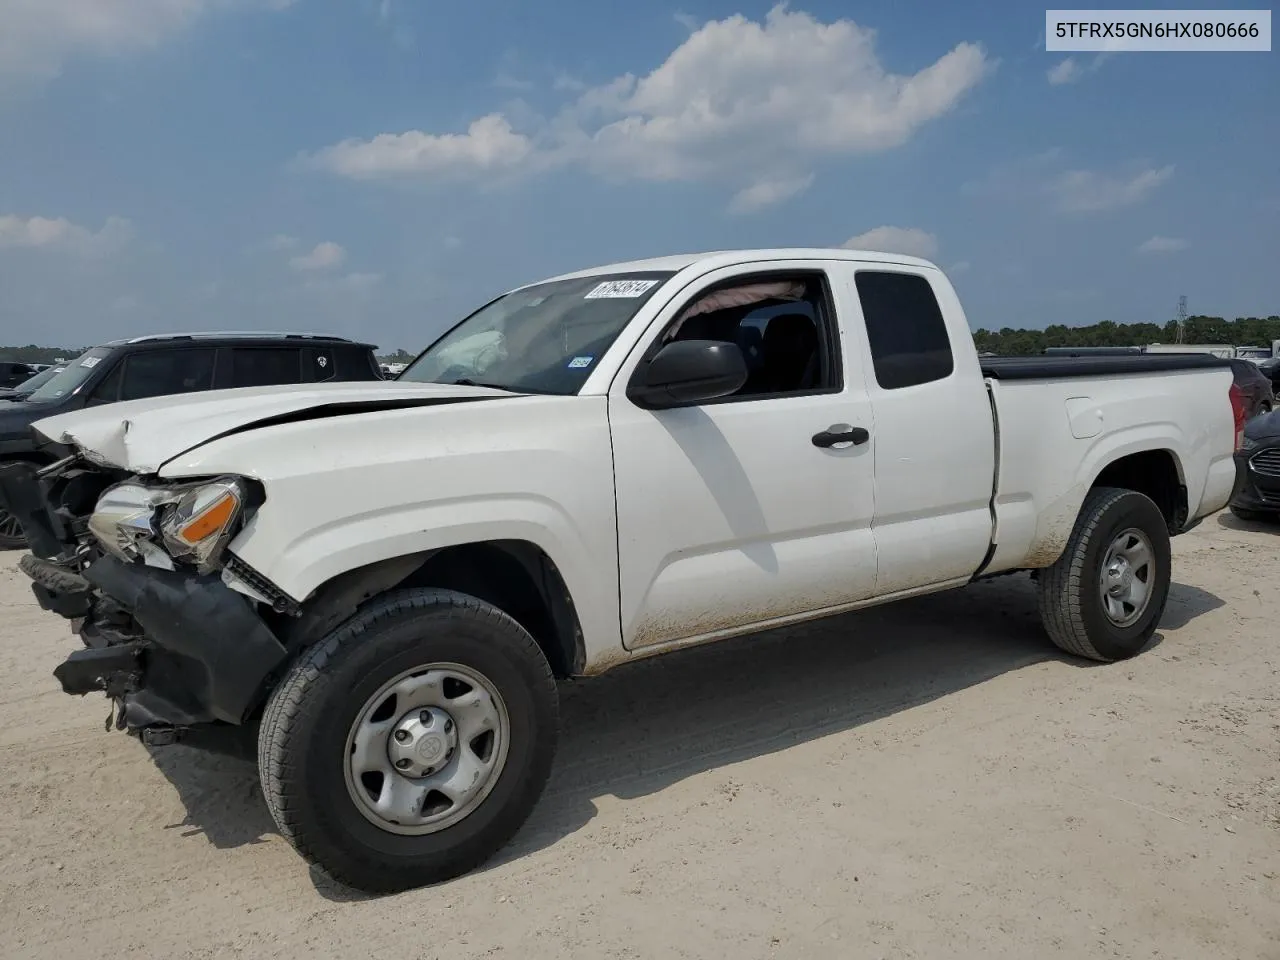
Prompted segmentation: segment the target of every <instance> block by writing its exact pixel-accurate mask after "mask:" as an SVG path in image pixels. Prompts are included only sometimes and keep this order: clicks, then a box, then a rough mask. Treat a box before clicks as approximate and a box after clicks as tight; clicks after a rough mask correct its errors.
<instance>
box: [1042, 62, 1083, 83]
mask: <svg viewBox="0 0 1280 960" xmlns="http://www.w3.org/2000/svg"><path fill="white" fill-rule="evenodd" d="M1082 73H1083V71H1082V70H1081V69H1080V61H1079V60H1077V59H1076V58H1075V57H1067V59H1065V60H1063V61H1062V62H1061V63H1059V64H1057V65H1055V66H1053V67H1050V68H1049V82H1050V83H1051V84H1053V85H1054V86H1055V87H1058V86H1061V85H1062V84H1064V83H1073V82H1074V81H1076V80H1079V79H1080V76H1081V74H1082Z"/></svg>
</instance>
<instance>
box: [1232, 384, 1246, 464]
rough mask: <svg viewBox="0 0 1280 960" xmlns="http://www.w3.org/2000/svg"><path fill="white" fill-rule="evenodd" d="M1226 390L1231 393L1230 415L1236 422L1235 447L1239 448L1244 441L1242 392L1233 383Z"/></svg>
mask: <svg viewBox="0 0 1280 960" xmlns="http://www.w3.org/2000/svg"><path fill="white" fill-rule="evenodd" d="M1228 392H1229V393H1230V395H1231V416H1232V418H1233V419H1234V420H1235V424H1236V449H1237V450H1239V449H1240V447H1241V445H1243V443H1244V423H1245V419H1246V418H1245V409H1244V393H1242V392H1241V390H1240V388H1239V387H1238V386H1236V385H1235V384H1234V383H1233V384H1232V385H1231V389H1230V391H1228Z"/></svg>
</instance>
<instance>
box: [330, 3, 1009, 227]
mask: <svg viewBox="0 0 1280 960" xmlns="http://www.w3.org/2000/svg"><path fill="white" fill-rule="evenodd" d="M874 41H875V33H874V32H873V31H872V30H869V29H867V28H864V27H861V26H859V25H858V24H856V23H854V22H853V21H851V20H836V21H834V22H832V23H823V22H820V21H818V20H816V19H814V18H813V17H812V16H810V15H809V14H807V13H802V12H798V11H791V10H789V9H787V8H786V7H785V6H776V7H774V8H773V9H772V10H771V11H769V13H768V15H767V16H766V17H765V18H764V21H763V22H756V21H752V20H749V19H747V18H746V17H744V16H742V15H734V16H731V17H728V18H726V19H724V20H716V21H711V22H709V23H705V24H703V25H702V26H701V27H699V28H697V29H696V30H694V31H693V32H692V33H691V34H690V35H689V36H688V37H687V38H686V39H685V40H684V42H683V43H681V44H680V45H679V46H678V47H677V48H676V49H675V50H674V51H673V52H672V53H671V54H670V55H669V56H668V57H667V59H666V60H665V61H664V62H663V63H662V64H661V65H659V66H658V67H657V68H656V69H654V70H653V71H652V72H650V73H648V74H647V75H645V76H641V77H637V76H635V75H633V74H624V75H622V76H619V77H617V78H615V79H614V80H612V81H610V82H608V83H605V84H602V85H600V86H597V87H593V88H588V89H586V90H584V91H583V92H582V93H581V94H580V95H579V96H578V98H577V99H576V100H575V101H574V102H572V103H569V104H566V105H565V106H564V107H563V108H562V109H561V110H560V112H559V113H558V114H557V115H556V116H555V117H554V118H553V119H552V120H550V121H544V122H542V123H540V124H532V125H530V126H531V129H529V130H528V131H527V132H525V131H517V130H515V129H513V127H512V125H511V122H510V121H509V120H508V118H507V117H506V116H504V115H502V114H496V113H495V114H490V115H488V116H486V117H482V118H480V119H478V120H476V121H475V122H474V123H472V124H471V127H470V128H469V129H468V130H467V132H466V133H443V134H439V133H427V132H423V131H420V130H410V131H408V132H404V133H384V134H380V135H378V136H376V137H374V138H372V139H370V140H359V139H353V140H345V141H343V142H341V143H338V144H335V145H333V146H330V147H328V148H326V149H323V150H321V151H320V152H319V153H318V154H316V155H314V156H313V157H312V158H311V159H312V161H313V163H315V164H317V165H319V166H320V167H322V168H325V169H328V170H330V171H332V172H335V173H338V174H341V175H343V176H347V177H351V178H354V179H371V178H375V177H388V176H396V175H416V176H419V177H425V178H433V179H443V178H446V177H452V176H457V175H463V174H465V175H470V176H483V175H492V174H495V173H502V172H511V171H514V170H516V169H521V170H530V169H532V170H538V169H545V168H547V167H556V166H566V165H581V166H584V167H586V168H587V169H589V170H592V171H594V172H596V173H597V174H600V175H601V176H606V177H623V178H633V179H640V180H656V181H670V180H686V181H687V180H702V179H720V180H728V181H730V182H732V183H734V185H735V186H737V187H738V188H739V189H741V190H743V191H744V192H745V191H750V190H751V189H752V188H753V187H754V186H756V185H758V184H762V183H764V182H766V181H772V182H783V181H796V180H797V179H798V178H799V177H800V176H801V175H802V174H803V168H802V167H801V169H799V170H797V166H798V165H799V164H801V163H803V162H805V161H813V160H817V159H818V158H820V157H823V156H831V155H851V154H858V153H870V152H877V151H884V150H889V149H892V148H894V147H897V146H899V145H901V144H902V143H904V142H906V141H907V140H908V139H909V138H910V137H911V136H912V134H914V133H915V132H916V131H917V130H918V129H920V127H922V126H923V125H925V124H927V123H928V122H930V121H932V120H935V119H936V118H938V117H940V116H942V115H944V114H945V113H947V112H948V111H950V110H952V109H953V108H954V107H955V106H956V105H957V104H958V103H959V101H960V100H961V98H962V97H963V96H964V95H965V94H966V93H968V92H969V91H970V90H971V89H972V88H973V87H974V86H975V85H976V84H977V83H978V82H979V81H980V80H981V79H982V78H983V77H984V76H985V75H986V74H987V73H988V72H989V71H990V70H991V69H992V66H993V64H992V62H991V61H990V60H989V59H988V58H987V56H986V55H985V54H984V52H983V51H982V49H981V48H980V47H978V46H976V45H974V44H971V43H961V44H959V45H957V46H956V47H955V48H954V49H952V50H951V51H949V52H948V53H946V54H945V55H943V56H942V57H941V58H940V59H938V60H937V61H935V62H934V63H932V64H931V65H929V66H926V67H924V68H923V69H921V70H919V71H918V72H916V73H914V74H907V75H899V74H893V73H889V72H888V71H886V70H885V68H884V67H883V66H882V65H881V63H880V61H879V59H878V57H877V56H876V52H875V48H874ZM569 86H571V84H568V83H565V82H559V83H557V87H558V88H561V89H567V88H568V87H569ZM761 189H762V190H763V189H764V188H761ZM764 192H766V193H767V190H766V191H764ZM741 202H749V201H748V200H745V199H744V201H741Z"/></svg>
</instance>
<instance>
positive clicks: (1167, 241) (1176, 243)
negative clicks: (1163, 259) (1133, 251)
mask: <svg viewBox="0 0 1280 960" xmlns="http://www.w3.org/2000/svg"><path fill="white" fill-rule="evenodd" d="M1189 246H1190V244H1189V243H1188V242H1187V241H1186V240H1183V239H1182V238H1181V237H1160V236H1155V237H1152V238H1151V239H1150V240H1147V241H1145V242H1144V243H1141V244H1139V246H1138V252H1139V253H1177V252H1178V251H1179V250H1185V249H1187V247H1189Z"/></svg>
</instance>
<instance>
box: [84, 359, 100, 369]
mask: <svg viewBox="0 0 1280 960" xmlns="http://www.w3.org/2000/svg"><path fill="white" fill-rule="evenodd" d="M101 359H102V358H101V357H85V358H84V359H83V360H81V361H80V366H82V367H90V368H93V367H96V366H97V365H98V362H99V361H100V360H101Z"/></svg>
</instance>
